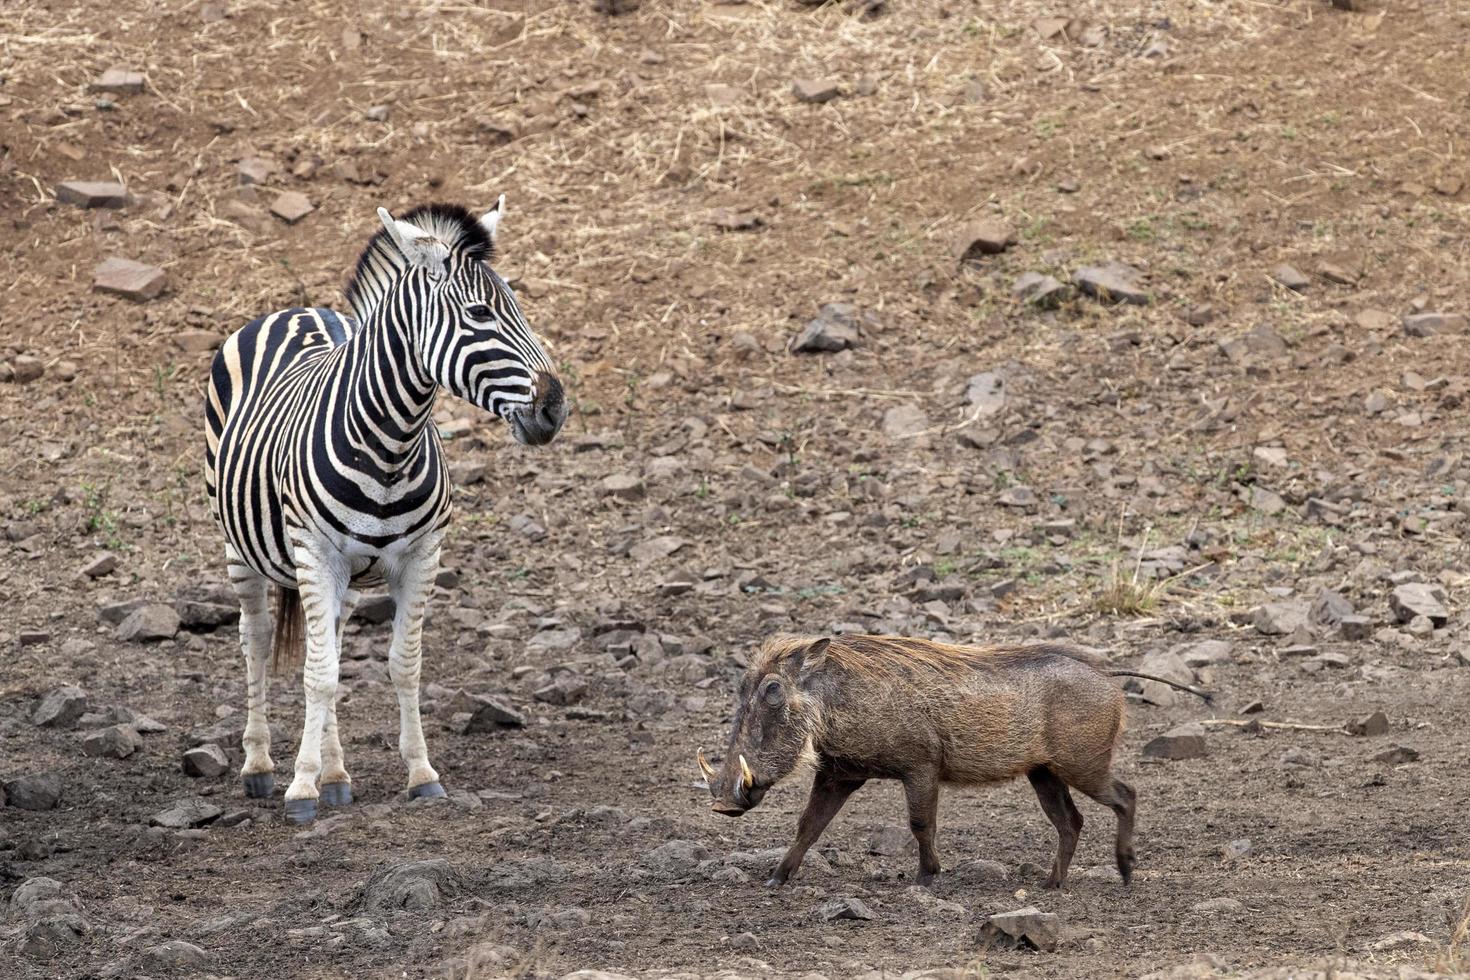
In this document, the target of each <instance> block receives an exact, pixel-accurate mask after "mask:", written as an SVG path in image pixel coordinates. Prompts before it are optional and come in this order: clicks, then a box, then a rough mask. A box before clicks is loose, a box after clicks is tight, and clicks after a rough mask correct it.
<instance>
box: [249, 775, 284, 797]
mask: <svg viewBox="0 0 1470 980" xmlns="http://www.w3.org/2000/svg"><path fill="white" fill-rule="evenodd" d="M242 781H243V782H244V783H245V795H246V796H248V797H250V798H251V799H255V800H263V799H265V798H266V797H268V796H270V795H271V794H272V793H274V792H275V790H276V777H275V776H274V775H272V774H271V773H268V772H252V773H250V774H249V775H248V776H244V777H242Z"/></svg>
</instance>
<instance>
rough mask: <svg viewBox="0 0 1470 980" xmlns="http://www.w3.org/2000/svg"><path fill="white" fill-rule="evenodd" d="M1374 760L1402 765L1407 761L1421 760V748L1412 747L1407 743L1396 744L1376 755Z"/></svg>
mask: <svg viewBox="0 0 1470 980" xmlns="http://www.w3.org/2000/svg"><path fill="white" fill-rule="evenodd" d="M1373 761H1374V762H1382V763H1384V764H1385V765H1390V766H1401V765H1403V764H1404V763H1406V762H1417V761H1419V750H1418V749H1411V748H1409V747H1408V746H1407V745H1395V746H1393V747H1392V748H1387V749H1384V750H1383V751H1382V752H1379V753H1377V754H1376V755H1374V756H1373Z"/></svg>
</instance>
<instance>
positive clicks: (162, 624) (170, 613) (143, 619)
mask: <svg viewBox="0 0 1470 980" xmlns="http://www.w3.org/2000/svg"><path fill="white" fill-rule="evenodd" d="M178 631H179V614H178V613H176V612H174V610H173V607H171V606H165V605H164V604H163V603H161V602H152V603H149V604H147V605H144V606H140V607H138V608H137V609H135V610H133V612H131V613H130V614H129V615H128V617H127V618H126V619H124V620H123V621H122V622H121V623H119V624H118V627H117V638H118V639H119V640H123V641H126V642H131V643H149V642H153V641H157V640H169V639H172V638H173V637H174V635H175V634H177V633H178Z"/></svg>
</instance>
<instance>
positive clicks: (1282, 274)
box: [1271, 264, 1312, 293]
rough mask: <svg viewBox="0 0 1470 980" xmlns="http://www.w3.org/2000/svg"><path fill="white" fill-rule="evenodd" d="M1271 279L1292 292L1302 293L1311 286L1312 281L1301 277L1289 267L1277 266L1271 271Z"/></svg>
mask: <svg viewBox="0 0 1470 980" xmlns="http://www.w3.org/2000/svg"><path fill="white" fill-rule="evenodd" d="M1271 278H1272V279H1275V280H1276V281H1277V282H1279V283H1281V285H1283V286H1285V287H1286V288H1287V289H1290V290H1292V291H1293V292H1298V293H1299V292H1302V291H1303V290H1304V289H1306V288H1307V287H1308V286H1310V285H1311V284H1312V280H1310V279H1308V278H1307V277H1306V276H1304V275H1302V274H1301V273H1300V272H1298V271H1297V270H1296V269H1295V268H1293V267H1292V266H1289V265H1284V264H1283V265H1278V266H1277V267H1276V268H1274V269H1272V270H1271Z"/></svg>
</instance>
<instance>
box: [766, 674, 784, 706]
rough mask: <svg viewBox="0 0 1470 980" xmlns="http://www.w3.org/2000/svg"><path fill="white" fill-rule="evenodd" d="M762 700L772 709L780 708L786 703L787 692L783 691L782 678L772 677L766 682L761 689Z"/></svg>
mask: <svg viewBox="0 0 1470 980" xmlns="http://www.w3.org/2000/svg"><path fill="white" fill-rule="evenodd" d="M761 699H762V700H763V701H765V702H766V704H767V705H769V706H770V707H772V708H779V707H780V706H781V705H782V704H784V703H785V702H786V692H785V691H783V690H781V678H779V677H772V678H771V679H770V680H768V681H766V683H765V686H764V687H762V688H761Z"/></svg>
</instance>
